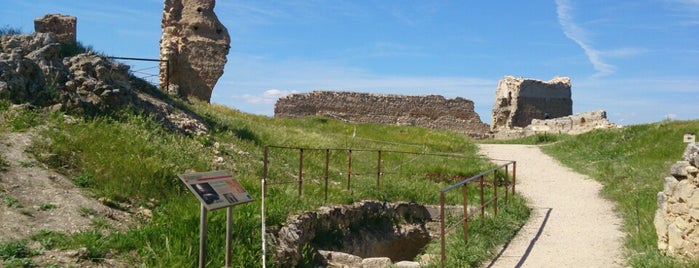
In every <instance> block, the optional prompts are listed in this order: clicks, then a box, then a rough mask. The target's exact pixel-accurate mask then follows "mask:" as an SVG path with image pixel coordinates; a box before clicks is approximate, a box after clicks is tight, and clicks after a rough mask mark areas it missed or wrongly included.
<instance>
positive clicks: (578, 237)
mask: <svg viewBox="0 0 699 268" xmlns="http://www.w3.org/2000/svg"><path fill="white" fill-rule="evenodd" d="M480 149H481V153H482V154H484V155H486V156H487V157H490V158H492V159H509V160H516V161H517V185H516V190H517V192H519V193H521V194H522V195H524V196H526V197H527V198H528V199H529V200H530V205H531V206H532V208H533V211H532V217H531V219H530V220H529V222H528V223H527V224H525V225H524V226H523V227H522V229H521V230H520V231H519V233H518V234H517V236H516V237H515V238H514V239H513V240H512V241H511V242H510V243H509V244H507V245H505V247H504V249H503V250H502V251H501V252H500V254H499V255H498V256H497V257H496V258H495V260H493V261H492V262H487V263H485V265H484V267H557V268H558V267H624V266H625V263H624V259H623V254H622V242H621V240H622V237H623V236H624V234H623V233H622V232H621V231H620V230H619V227H620V226H621V220H620V219H619V217H617V216H616V214H614V212H613V209H614V204H613V203H612V202H610V201H609V200H606V199H604V198H602V197H600V195H599V191H600V189H601V188H602V185H601V184H600V183H599V182H597V181H594V180H592V179H589V178H587V177H586V176H584V175H581V174H579V173H576V172H573V171H572V170H570V169H568V168H566V167H563V166H562V165H561V164H560V163H559V162H558V161H556V160H555V159H553V158H551V157H549V156H548V155H546V154H544V153H542V152H541V151H540V150H539V148H538V147H536V146H531V145H491V144H486V145H481V146H480Z"/></svg>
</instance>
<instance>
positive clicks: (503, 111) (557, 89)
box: [490, 76, 573, 132]
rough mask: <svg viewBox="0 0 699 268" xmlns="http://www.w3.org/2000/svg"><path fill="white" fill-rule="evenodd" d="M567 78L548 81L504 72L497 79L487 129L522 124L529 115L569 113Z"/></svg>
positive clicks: (519, 125)
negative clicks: (503, 75)
mask: <svg viewBox="0 0 699 268" xmlns="http://www.w3.org/2000/svg"><path fill="white" fill-rule="evenodd" d="M570 88H571V85H570V78H568V77H554V78H553V79H551V80H549V81H540V80H535V79H525V78H515V77H512V76H505V77H503V78H502V79H501V80H500V81H499V82H498V87H497V89H496V91H495V105H494V106H493V112H492V121H491V122H492V125H491V126H490V128H491V130H492V131H494V132H497V131H500V130H510V129H513V128H516V127H526V126H528V125H529V124H530V123H531V122H532V119H548V118H557V117H563V116H569V115H572V114H573V100H572V98H571V90H570Z"/></svg>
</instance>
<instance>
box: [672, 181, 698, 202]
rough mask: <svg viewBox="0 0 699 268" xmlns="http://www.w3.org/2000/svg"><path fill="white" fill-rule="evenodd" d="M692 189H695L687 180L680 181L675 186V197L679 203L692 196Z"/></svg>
mask: <svg viewBox="0 0 699 268" xmlns="http://www.w3.org/2000/svg"><path fill="white" fill-rule="evenodd" d="M694 189H696V187H695V186H694V184H693V183H691V182H690V181H688V180H681V181H680V182H678V183H677V185H676V186H675V195H676V196H677V198H678V199H679V201H680V202H687V201H688V200H689V198H690V197H692V195H693V194H694Z"/></svg>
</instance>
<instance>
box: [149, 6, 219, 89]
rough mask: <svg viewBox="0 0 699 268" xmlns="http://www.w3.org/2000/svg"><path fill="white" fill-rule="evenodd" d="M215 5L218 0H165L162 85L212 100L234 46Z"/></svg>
mask: <svg viewBox="0 0 699 268" xmlns="http://www.w3.org/2000/svg"><path fill="white" fill-rule="evenodd" d="M215 5H216V1H215V0H165V6H164V8H163V19H162V23H161V26H162V29H163V34H162V37H161V38H160V59H161V60H164V61H163V62H161V64H160V87H161V88H162V89H164V90H166V91H168V93H171V94H177V95H179V96H180V97H183V98H189V97H196V98H198V99H201V100H204V101H207V102H209V101H210V100H211V92H212V91H213V89H214V86H215V85H216V82H218V79H219V78H220V77H221V75H223V67H224V66H225V65H226V62H227V58H226V56H227V55H228V51H229V50H230V36H229V35H228V30H227V29H226V27H225V26H223V24H222V23H221V22H220V21H219V20H218V17H217V16H216V14H215V13H214V6H215ZM168 75H169V81H168ZM168 82H169V85H168Z"/></svg>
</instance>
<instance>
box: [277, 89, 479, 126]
mask: <svg viewBox="0 0 699 268" xmlns="http://www.w3.org/2000/svg"><path fill="white" fill-rule="evenodd" d="M274 115H275V117H292V118H300V117H305V116H312V115H324V116H330V117H334V118H338V119H342V120H345V121H349V122H355V123H379V124H394V125H411V126H420V127H426V128H432V129H446V130H452V131H457V132H460V133H464V134H467V135H470V136H474V137H483V136H484V135H486V133H487V132H488V125H487V124H484V123H483V122H481V119H480V117H479V116H478V114H477V113H476V112H475V111H474V106H473V101H470V100H467V99H463V98H454V99H446V98H444V97H442V96H437V95H430V96H405V95H382V94H369V93H355V92H334V91H313V92H310V93H307V94H293V95H289V96H286V97H283V98H280V99H279V100H278V101H277V103H276V104H275V106H274Z"/></svg>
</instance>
